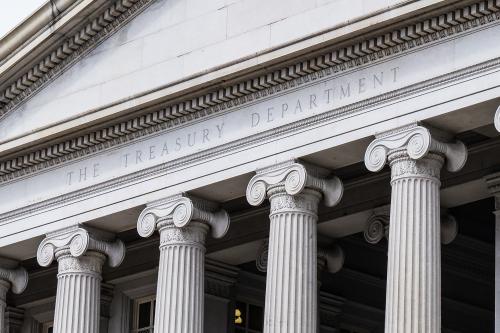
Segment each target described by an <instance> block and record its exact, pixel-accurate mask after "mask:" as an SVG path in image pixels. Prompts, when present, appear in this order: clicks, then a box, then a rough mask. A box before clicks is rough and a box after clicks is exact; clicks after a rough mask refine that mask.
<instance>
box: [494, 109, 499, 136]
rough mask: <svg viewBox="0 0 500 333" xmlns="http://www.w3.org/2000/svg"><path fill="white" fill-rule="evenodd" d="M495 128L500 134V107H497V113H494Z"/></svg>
mask: <svg viewBox="0 0 500 333" xmlns="http://www.w3.org/2000/svg"><path fill="white" fill-rule="evenodd" d="M495 128H496V129H497V131H499V132H500V106H498V108H497V112H495Z"/></svg>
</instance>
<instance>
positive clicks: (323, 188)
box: [246, 161, 344, 209]
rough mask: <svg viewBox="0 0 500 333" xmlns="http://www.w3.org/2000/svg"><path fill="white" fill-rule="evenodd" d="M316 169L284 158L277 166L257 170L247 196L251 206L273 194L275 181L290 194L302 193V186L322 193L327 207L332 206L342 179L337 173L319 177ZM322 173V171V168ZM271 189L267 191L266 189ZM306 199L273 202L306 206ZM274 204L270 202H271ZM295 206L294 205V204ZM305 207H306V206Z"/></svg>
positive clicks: (338, 196)
mask: <svg viewBox="0 0 500 333" xmlns="http://www.w3.org/2000/svg"><path fill="white" fill-rule="evenodd" d="M318 170H319V169H316V168H309V169H307V168H306V166H305V165H303V164H300V163H298V162H296V161H290V162H285V163H282V164H278V165H276V166H273V167H270V168H266V169H263V170H260V171H259V172H258V173H257V174H256V175H255V176H254V177H252V179H251V180H250V182H249V184H248V186H247V191H246V197H247V200H248V203H250V204H251V205H252V206H258V205H260V204H261V203H262V202H263V201H264V199H265V198H266V195H268V196H269V195H270V194H274V193H275V192H276V191H273V188H274V187H275V186H276V185H281V186H282V187H283V189H284V192H286V194H288V197H289V196H294V195H296V194H299V193H301V192H302V191H303V190H304V189H306V188H309V189H312V190H316V191H318V192H320V193H322V194H323V198H324V201H325V205H326V206H328V207H333V206H335V205H336V204H337V203H338V202H339V201H340V199H341V198H342V194H343V192H344V187H343V185H342V182H341V181H340V179H339V178H338V177H332V178H329V179H326V178H320V177H321V175H320V174H319V173H320V172H318ZM323 173H324V172H323ZM268 191H270V193H268ZM308 204H309V203H308V202H307V200H306V199H303V198H301V199H298V200H296V201H294V202H292V201H291V200H287V199H285V198H281V199H280V201H279V202H277V203H275V206H277V208H276V209H279V208H280V207H282V208H301V207H302V208H306V206H307V205H308ZM271 205H273V203H271ZM292 205H293V206H294V207H293V206H292ZM306 209H307V208H306Z"/></svg>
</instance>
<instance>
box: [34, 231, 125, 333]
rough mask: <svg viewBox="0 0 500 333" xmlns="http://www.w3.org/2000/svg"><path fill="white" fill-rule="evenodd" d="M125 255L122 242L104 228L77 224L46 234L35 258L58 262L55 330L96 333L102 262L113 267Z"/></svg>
mask: <svg viewBox="0 0 500 333" xmlns="http://www.w3.org/2000/svg"><path fill="white" fill-rule="evenodd" d="M124 256H125V245H124V244H123V242H122V241H121V240H114V236H113V235H112V234H110V233H107V232H104V231H100V230H96V229H93V228H88V227H85V226H80V225H78V226H73V227H69V228H66V229H62V230H60V231H56V232H53V233H50V234H48V235H47V238H45V239H44V240H43V241H42V242H41V244H40V246H39V247H38V252H37V260H38V263H39V264H40V265H41V266H49V265H50V264H51V263H52V261H53V260H54V258H56V259H57V261H58V264H59V267H58V268H59V273H58V275H57V297H56V308H55V315H54V332H55V333H67V332H72V333H97V332H99V324H100V299H101V279H102V278H101V270H102V265H103V264H104V262H105V261H106V258H107V259H108V263H109V265H110V266H111V267H116V266H118V265H120V263H121V262H122V261H123V258H124ZM82 304H83V305H85V306H82Z"/></svg>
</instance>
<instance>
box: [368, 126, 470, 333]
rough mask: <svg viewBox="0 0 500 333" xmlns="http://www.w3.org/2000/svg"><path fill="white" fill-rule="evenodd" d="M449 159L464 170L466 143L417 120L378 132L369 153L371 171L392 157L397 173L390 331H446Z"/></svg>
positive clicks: (392, 213) (389, 272)
mask: <svg viewBox="0 0 500 333" xmlns="http://www.w3.org/2000/svg"><path fill="white" fill-rule="evenodd" d="M445 158H446V165H447V168H448V170H450V171H457V170H459V169H460V168H461V167H463V165H464V164H465V161H466V159H467V150H466V148H465V145H464V144H463V143H460V142H457V143H454V144H449V143H443V142H441V141H438V140H436V139H435V138H434V137H433V136H432V135H431V132H430V131H429V130H428V129H427V128H425V127H422V126H419V125H417V124H410V125H408V126H405V127H401V128H397V129H395V130H393V131H390V132H387V133H382V134H380V135H378V136H377V137H376V139H375V140H374V141H373V142H372V143H371V144H370V145H369V146H368V149H367V151H366V154H365V164H366V166H367V168H368V169H369V170H371V171H379V170H381V169H382V168H383V166H384V165H385V163H386V160H389V164H390V167H391V172H392V174H391V175H392V177H391V187H392V193H391V205H390V207H391V211H390V230H389V251H388V268H387V299H386V311H385V332H386V333H397V332H405V333H416V332H422V331H425V332H428V333H439V332H441V292H440V290H441V246H440V240H441V237H442V236H441V234H440V215H441V209H440V194H439V187H440V185H441V183H440V180H439V174H440V168H441V166H442V165H443V163H444V162H445ZM447 223H448V222H447ZM452 224H453V223H452V222H451V224H445V225H446V226H449V225H452ZM379 226H380V225H379ZM379 234H380V233H379ZM447 236H448V235H447ZM444 238H445V239H446V241H448V240H449V239H448V237H444ZM401 291H403V292H401ZM425 309H431V310H430V311H427V310H425Z"/></svg>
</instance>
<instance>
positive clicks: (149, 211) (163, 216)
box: [137, 194, 230, 238]
mask: <svg viewBox="0 0 500 333" xmlns="http://www.w3.org/2000/svg"><path fill="white" fill-rule="evenodd" d="M166 220H171V221H172V223H173V224H174V225H175V226H176V227H178V228H183V227H185V226H187V225H188V224H189V223H190V222H191V221H197V222H202V223H206V224H208V225H209V226H210V230H211V234H212V237H214V238H221V237H224V235H225V234H226V233H227V230H228V229H229V223H230V221H229V215H228V213H227V212H226V211H225V210H223V209H218V208H217V206H216V205H215V204H214V203H211V202H208V201H205V200H201V199H195V198H188V197H186V196H184V195H183V194H178V195H174V196H171V197H169V198H166V199H164V200H160V201H157V202H153V203H151V204H149V205H148V206H147V207H146V208H145V209H144V210H143V211H142V212H141V214H140V215H139V218H138V221H137V231H138V233H139V235H140V236H141V237H149V236H151V235H152V234H153V233H154V231H155V229H156V228H157V227H158V224H159V223H160V222H162V221H166Z"/></svg>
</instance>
